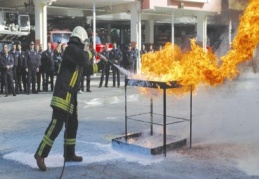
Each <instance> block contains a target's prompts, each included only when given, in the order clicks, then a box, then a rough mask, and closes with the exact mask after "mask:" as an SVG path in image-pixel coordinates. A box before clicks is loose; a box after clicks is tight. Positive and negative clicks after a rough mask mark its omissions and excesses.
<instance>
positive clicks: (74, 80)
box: [69, 66, 79, 87]
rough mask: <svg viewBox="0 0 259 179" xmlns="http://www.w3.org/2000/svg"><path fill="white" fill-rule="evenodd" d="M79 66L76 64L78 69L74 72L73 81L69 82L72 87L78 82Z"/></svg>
mask: <svg viewBox="0 0 259 179" xmlns="http://www.w3.org/2000/svg"><path fill="white" fill-rule="evenodd" d="M78 68H79V66H76V70H75V72H74V73H73V76H72V78H71V81H70V83H69V86H71V87H74V86H75V84H76V80H77V77H78Z"/></svg>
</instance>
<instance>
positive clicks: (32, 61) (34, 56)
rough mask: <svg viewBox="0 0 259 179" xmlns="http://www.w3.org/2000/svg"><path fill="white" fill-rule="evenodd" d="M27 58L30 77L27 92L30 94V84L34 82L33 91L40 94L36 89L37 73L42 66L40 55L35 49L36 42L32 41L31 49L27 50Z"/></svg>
mask: <svg viewBox="0 0 259 179" xmlns="http://www.w3.org/2000/svg"><path fill="white" fill-rule="evenodd" d="M26 58H27V67H28V68H27V69H26V71H27V72H28V78H27V93H28V95H29V94H30V86H31V83H32V93H34V94H38V92H37V91H36V75H37V72H39V66H40V56H39V55H38V53H37V52H36V50H35V49H34V42H33V41H32V42H31V43H30V49H29V50H27V51H26Z"/></svg>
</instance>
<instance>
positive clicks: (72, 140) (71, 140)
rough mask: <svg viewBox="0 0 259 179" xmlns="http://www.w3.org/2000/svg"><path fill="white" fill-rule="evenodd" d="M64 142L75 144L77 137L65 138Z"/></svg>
mask: <svg viewBox="0 0 259 179" xmlns="http://www.w3.org/2000/svg"><path fill="white" fill-rule="evenodd" d="M64 143H65V145H75V144H76V139H65V140H64Z"/></svg>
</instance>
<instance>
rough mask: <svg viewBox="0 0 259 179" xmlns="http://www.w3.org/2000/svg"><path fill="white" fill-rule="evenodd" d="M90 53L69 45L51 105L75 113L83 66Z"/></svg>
mask: <svg viewBox="0 0 259 179" xmlns="http://www.w3.org/2000/svg"><path fill="white" fill-rule="evenodd" d="M89 54H90V53H84V51H83V50H82V49H80V48H79V47H77V46H76V45H74V44H70V45H68V46H67V48H66V50H65V52H64V55H63V60H62V62H61V66H60V70H59V72H58V75H57V80H56V84H55V88H54V93H53V97H52V100H51V107H52V108H56V109H60V110H63V111H67V112H69V113H70V114H72V113H73V110H74V108H75V107H76V106H77V92H78V91H79V83H80V79H81V77H82V75H83V68H84V67H86V65H87V63H88V60H89V58H91V57H90V55H89Z"/></svg>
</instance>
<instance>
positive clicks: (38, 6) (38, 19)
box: [35, 1, 44, 45]
mask: <svg viewBox="0 0 259 179" xmlns="http://www.w3.org/2000/svg"><path fill="white" fill-rule="evenodd" d="M43 6H44V5H43V4H42V3H40V2H39V1H35V43H36V44H38V45H39V44H41V43H42V39H43V23H42V14H43Z"/></svg>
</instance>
